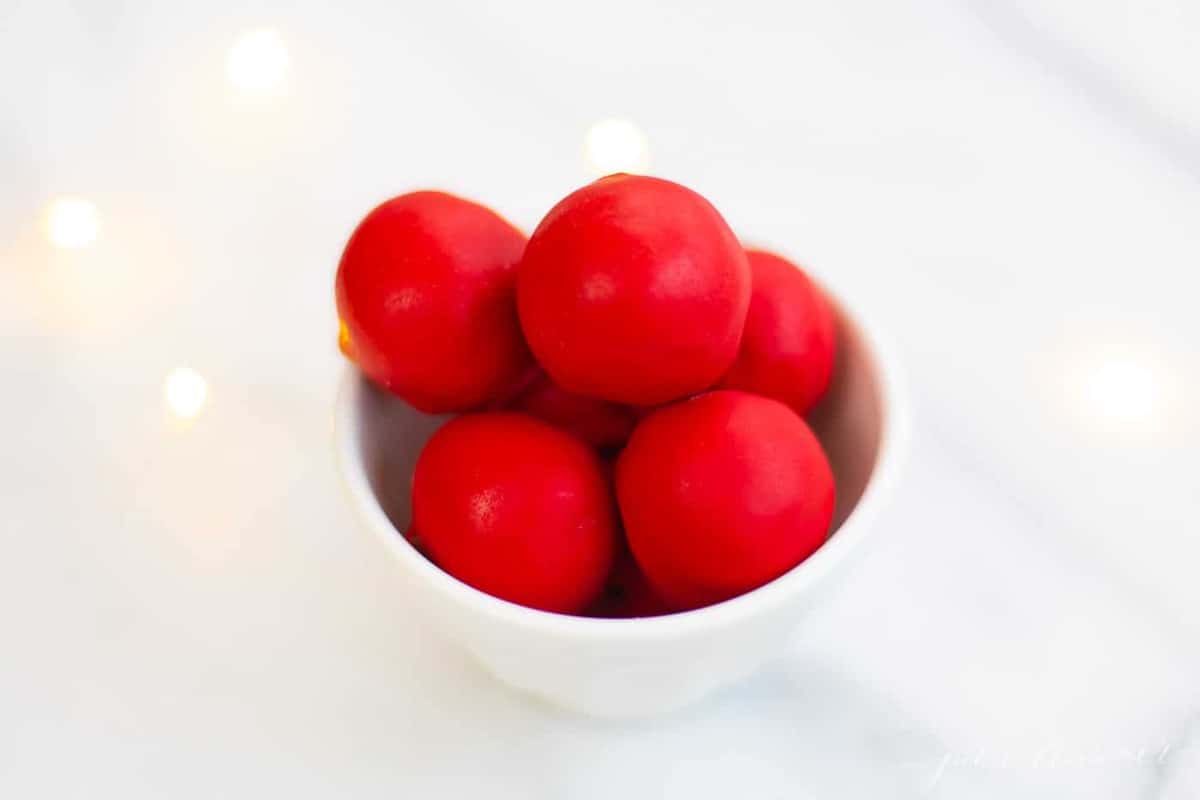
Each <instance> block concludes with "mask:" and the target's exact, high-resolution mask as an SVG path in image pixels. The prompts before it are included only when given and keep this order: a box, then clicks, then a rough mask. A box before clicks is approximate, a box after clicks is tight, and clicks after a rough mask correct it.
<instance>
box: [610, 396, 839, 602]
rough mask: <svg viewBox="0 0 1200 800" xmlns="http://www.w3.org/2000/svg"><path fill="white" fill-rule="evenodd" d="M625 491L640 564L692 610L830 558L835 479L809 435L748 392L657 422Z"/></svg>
mask: <svg viewBox="0 0 1200 800" xmlns="http://www.w3.org/2000/svg"><path fill="white" fill-rule="evenodd" d="M616 481H617V497H618V500H619V503H620V508H621V517H622V519H623V520H624V523H625V534H626V537H627V538H628V541H629V545H630V547H631V549H632V550H633V554H634V556H635V557H636V558H637V561H638V564H639V565H640V566H641V567H642V570H643V571H644V572H645V574H646V577H647V578H648V579H649V581H650V583H651V585H653V587H654V588H655V590H657V591H658V593H659V594H661V595H662V596H663V597H664V598H665V599H666V600H667V601H668V602H670V603H671V604H672V605H673V606H675V607H677V608H683V609H687V608H699V607H701V606H706V605H710V604H712V603H717V602H720V601H722V600H727V599H729V598H731V597H736V596H737V595H740V594H743V593H745V592H748V591H750V590H751V589H755V588H757V587H759V586H761V585H763V584H764V583H767V582H768V581H770V580H772V579H774V578H776V577H778V576H780V575H782V574H783V573H785V572H787V571H788V570H790V569H791V568H792V567H794V566H796V565H797V564H799V563H800V562H801V561H803V560H804V559H805V558H807V557H808V556H809V555H810V554H811V553H812V552H813V551H815V550H816V549H817V548H818V547H820V545H821V544H822V542H824V541H825V538H826V536H827V535H828V532H829V525H830V522H831V520H832V517H833V501H834V485H833V474H832V473H831V471H830V468H829V463H828V461H827V460H826V458H825V453H824V452H823V451H822V450H821V445H820V443H819V442H818V441H817V438H816V437H815V436H814V435H813V433H812V431H811V430H810V429H809V427H808V425H806V424H805V422H804V420H803V419H801V418H800V417H799V416H798V415H797V414H796V413H795V412H794V411H792V410H791V409H790V408H788V407H787V406H785V405H784V404H783V403H780V402H778V401H777V400H771V399H769V398H766V397H760V396H758V395H753V394H748V393H745V392H737V391H716V392H709V393H708V394H703V395H700V396H699V397H695V398H692V399H691V400H687V401H684V402H682V403H677V404H675V405H672V406H668V407H666V408H664V409H662V410H660V411H657V412H655V413H654V414H652V415H650V416H649V417H647V418H646V419H645V420H643V421H642V422H641V424H639V425H638V427H637V429H636V430H634V432H633V436H632V437H630V439H629V443H628V444H627V445H626V446H625V449H624V450H623V451H622V452H621V456H620V458H619V459H618V461H617V473H616Z"/></svg>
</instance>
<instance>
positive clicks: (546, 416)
mask: <svg viewBox="0 0 1200 800" xmlns="http://www.w3.org/2000/svg"><path fill="white" fill-rule="evenodd" d="M512 408H513V409H514V410H516V411H523V412H525V413H526V414H529V415H530V416H534V417H537V418H538V419H540V420H542V421H543V422H548V423H550V424H551V425H553V426H554V427H556V428H560V429H562V430H564V431H566V432H567V433H570V434H572V435H574V436H577V437H579V438H580V439H582V440H583V441H585V442H587V443H588V444H590V445H592V446H593V447H599V448H606V449H607V448H614V447H620V446H621V445H623V444H625V440H626V439H628V438H629V434H630V433H632V432H633V426H634V423H635V421H636V419H635V416H634V411H633V409H631V408H629V407H628V406H622V405H619V404H617V403H610V402H608V401H607V400H601V399H599V398H596V397H586V396H584V395H581V394H575V393H574V392H568V391H567V390H566V389H563V388H562V387H561V386H558V385H557V384H555V383H554V381H552V380H550V379H549V378H547V377H546V376H545V375H542V376H540V377H539V378H537V379H535V380H534V381H533V383H532V385H531V386H530V387H529V388H528V389H526V390H525V391H524V392H522V393H521V395H520V396H519V397H517V399H516V400H515V401H514V402H513V404H512Z"/></svg>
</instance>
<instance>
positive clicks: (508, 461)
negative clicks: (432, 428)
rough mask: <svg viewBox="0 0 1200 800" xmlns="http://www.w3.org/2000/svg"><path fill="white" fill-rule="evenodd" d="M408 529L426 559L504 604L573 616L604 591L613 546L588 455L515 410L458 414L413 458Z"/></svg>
mask: <svg viewBox="0 0 1200 800" xmlns="http://www.w3.org/2000/svg"><path fill="white" fill-rule="evenodd" d="M412 513H413V525H414V527H415V528H416V530H418V531H420V537H421V543H422V545H423V546H424V548H425V550H426V552H427V553H428V554H429V556H430V558H431V559H432V560H433V561H434V563H436V564H437V565H438V566H440V567H441V568H442V569H444V570H446V571H447V572H449V573H450V574H451V575H453V576H454V577H456V578H458V579H459V580H461V581H463V582H464V583H467V584H470V585H471V586H474V587H475V588H477V589H479V590H481V591H484V592H487V593H488V594H491V595H494V596H496V597H499V598H501V599H504V600H509V601H511V602H514V603H520V604H521V605H524V606H529V607H530V608H538V609H542V610H544V611H555V612H559V613H563V614H574V613H577V612H580V611H582V610H583V609H584V608H586V607H587V606H588V605H589V604H590V603H592V602H593V601H594V600H595V599H596V598H597V597H598V596H599V594H600V592H601V590H602V589H603V587H604V583H605V579H606V578H607V576H608V572H609V570H610V568H611V566H612V563H613V557H614V552H615V549H616V542H617V527H616V517H615V511H614V508H613V500H612V493H611V488H610V484H609V481H608V479H607V478H606V477H605V475H604V472H603V470H602V468H601V465H600V461H599V459H598V458H597V456H596V455H595V454H594V453H593V452H592V451H591V450H590V449H589V448H588V447H587V445H585V444H584V443H583V442H581V441H579V440H578V439H576V438H574V437H573V436H571V435H569V434H567V433H564V432H562V431H560V430H558V429H556V428H553V427H551V426H550V425H547V424H545V423H543V422H540V421H538V420H535V419H533V418H531V417H528V416H525V415H524V414H517V413H511V412H489V413H483V414H468V415H466V416H462V417H458V418H457V419H454V420H452V421H450V422H449V423H447V424H446V425H444V426H443V427H442V428H440V429H439V430H438V431H437V432H436V433H435V434H434V435H433V436H432V437H431V438H430V440H429V442H428V443H427V444H426V445H425V448H424V449H423V450H422V451H421V454H420V456H419V457H418V459H417V466H416V470H415V472H414V475H413V488H412Z"/></svg>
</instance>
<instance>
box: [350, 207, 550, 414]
mask: <svg viewBox="0 0 1200 800" xmlns="http://www.w3.org/2000/svg"><path fill="white" fill-rule="evenodd" d="M524 246H525V237H524V235H523V234H522V233H521V232H520V231H519V230H517V229H516V228H514V227H513V226H512V225H510V224H509V223H508V222H506V221H505V220H504V219H503V218H501V217H500V216H498V215H497V214H496V213H495V212H493V211H491V210H490V209H487V208H485V207H484V206H481V205H478V204H476V203H472V202H470V201H468V200H463V199H462V198H459V197H454V196H453V195H449V194H445V193H442V192H413V193H411V194H405V195H400V196H399V197H394V198H392V199H391V200H388V201H387V202H386V203H383V204H382V205H380V206H379V207H378V208H376V209H375V210H373V211H372V212H371V213H369V214H368V215H367V216H366V218H365V219H363V221H362V222H361V223H360V224H359V226H358V228H357V229H356V230H355V231H354V233H353V235H352V236H351V237H350V241H349V242H348V243H347V244H346V249H345V251H344V252H343V253H342V260H341V263H340V264H339V265H338V272H337V283H336V290H337V308H338V316H339V317H340V319H341V334H340V344H341V347H342V350H343V352H345V353H346V355H347V356H348V357H349V358H350V359H352V360H353V361H355V362H356V363H357V364H358V366H359V367H360V368H361V369H362V370H363V372H365V373H366V375H367V377H369V378H370V379H371V380H373V381H374V382H375V383H377V384H379V385H381V386H383V387H384V388H386V389H388V390H389V391H391V392H393V393H394V394H397V395H399V396H400V397H402V398H403V399H404V400H406V401H407V402H408V403H409V404H410V405H412V406H413V407H415V408H417V409H419V410H421V411H425V412H428V413H446V412H451V411H466V410H469V409H473V408H477V407H479V406H482V405H484V404H486V403H489V402H493V401H495V400H496V399H497V398H498V397H500V396H501V395H502V394H503V393H504V392H505V391H508V390H509V389H510V387H511V386H512V385H513V384H514V383H515V382H516V381H517V380H518V379H519V377H520V376H521V374H522V373H523V372H524V371H525V370H526V369H527V368H528V367H529V366H530V364H531V358H530V355H529V352H528V349H527V348H526V347H525V343H524V340H523V339H522V337H521V329H520V323H519V322H518V319H517V310H516V266H517V262H518V261H519V260H520V258H521V252H522V250H523V249H524Z"/></svg>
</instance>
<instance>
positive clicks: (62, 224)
mask: <svg viewBox="0 0 1200 800" xmlns="http://www.w3.org/2000/svg"><path fill="white" fill-rule="evenodd" d="M99 235H100V213H99V212H98V211H97V210H96V206H95V204H94V203H92V202H91V201H90V200H86V199H84V198H82V197H60V198H58V199H57V200H55V201H54V202H52V203H51V204H50V207H49V208H48V209H47V211H46V236H47V238H49V240H50V243H51V244H52V245H54V246H55V247H57V248H60V249H63V250H78V249H80V248H83V247H87V246H88V245H90V244H92V243H93V242H95V241H96V238H97V237H98V236H99Z"/></svg>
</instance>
